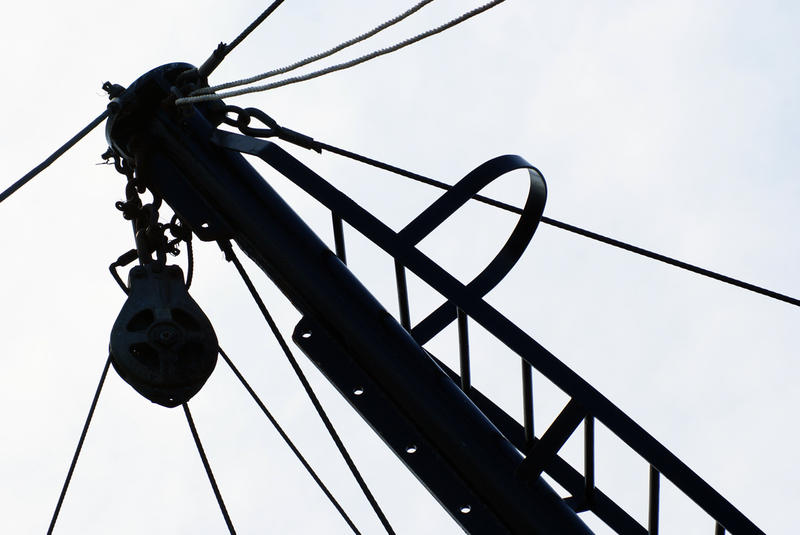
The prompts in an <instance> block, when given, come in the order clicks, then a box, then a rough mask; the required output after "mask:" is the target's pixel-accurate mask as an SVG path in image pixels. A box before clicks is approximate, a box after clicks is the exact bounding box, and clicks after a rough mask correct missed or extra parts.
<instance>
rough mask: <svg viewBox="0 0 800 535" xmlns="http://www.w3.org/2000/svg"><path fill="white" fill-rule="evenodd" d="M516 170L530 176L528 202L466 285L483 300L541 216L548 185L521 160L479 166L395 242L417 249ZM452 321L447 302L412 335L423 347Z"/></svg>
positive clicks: (495, 160)
mask: <svg viewBox="0 0 800 535" xmlns="http://www.w3.org/2000/svg"><path fill="white" fill-rule="evenodd" d="M518 169H527V170H528V175H529V187H528V198H527V199H526V201H525V206H524V207H523V210H522V215H520V218H519V220H518V221H517V224H516V226H515V227H514V230H513V231H512V232H511V235H510V236H509V237H508V240H506V243H505V244H504V245H503V247H502V248H501V249H500V251H499V252H498V253H497V255H496V256H495V257H494V258H493V259H492V261H491V262H489V264H487V266H486V267H485V268H484V269H483V270H482V271H481V272H480V273H479V274H478V275H476V276H475V278H473V279H472V281H471V282H470V283H469V284H467V285H466V286H467V289H468V290H469V291H470V292H472V293H473V294H474V296H475V297H483V296H484V295H486V294H487V293H488V292H489V291H490V290H491V289H492V288H494V287H495V286H497V284H498V283H499V282H500V281H501V280H503V278H505V276H506V275H508V273H509V272H510V271H511V269H512V268H513V267H514V266H515V265H516V263H517V262H518V261H519V259H520V258H521V257H522V254H523V253H524V252H525V249H526V248H527V247H528V244H529V243H530V241H531V239H532V238H533V234H534V233H535V232H536V228H537V227H538V226H539V220H540V219H541V217H542V213H543V212H544V205H545V202H546V201H547V184H546V183H545V180H544V177H543V176H542V174H541V172H539V170H538V169H536V168H535V167H534V166H532V165H531V164H530V163H528V162H527V161H526V160H525V159H524V158H522V157H520V156H513V155H505V156H498V157H497V158H493V159H492V160H489V161H488V162H486V163H484V164H482V165H480V166H478V167H477V168H476V169H475V170H473V171H472V172H470V173H469V174H468V175H467V176H465V177H464V178H462V179H461V180H459V181H458V183H456V185H455V186H453V188H452V189H450V190H448V191H447V192H445V193H444V194H443V195H442V196H441V197H439V198H438V199H437V200H436V201H435V202H434V203H433V204H431V205H430V206H429V207H428V208H427V209H426V210H425V211H424V212H422V213H421V214H420V215H419V216H417V217H416V218H415V219H414V220H413V221H412V222H411V223H409V224H408V225H407V226H406V227H405V228H404V229H403V230H401V231H400V233H399V234H398V238H400V240H402V241H404V242H405V243H406V244H408V245H409V246H412V247H413V246H415V245H417V244H418V243H419V242H420V241H422V240H423V239H424V238H425V237H426V236H428V235H429V234H430V233H431V232H433V231H434V230H435V229H436V228H437V227H438V226H439V225H441V224H442V223H443V222H444V221H446V220H447V219H448V218H449V217H450V216H451V215H453V214H454V213H455V212H456V210H458V209H459V208H461V207H462V206H463V205H464V204H466V202H467V201H468V200H470V199H471V198H472V197H473V196H474V195H476V194H477V193H478V192H480V191H481V190H482V189H483V188H485V187H486V186H487V185H489V184H491V183H492V182H494V181H495V180H497V179H498V178H500V177H501V176H504V175H505V174H507V173H510V172H511V171H515V170H518ZM455 319H456V307H455V305H454V304H452V303H451V302H450V301H447V302H445V303H443V304H442V305H441V306H440V307H439V308H437V309H436V310H434V311H433V312H431V313H430V314H429V315H428V316H427V317H426V318H425V319H424V320H422V321H421V322H420V323H419V324H417V326H416V327H414V329H412V331H411V334H412V335H413V336H414V338H415V339H416V340H417V342H418V343H419V344H424V343H425V342H427V341H428V340H430V339H431V338H433V337H434V336H436V335H437V334H438V333H439V332H441V331H442V329H444V328H445V327H447V326H448V325H449V324H450V323H451V322H452V321H453V320H455Z"/></svg>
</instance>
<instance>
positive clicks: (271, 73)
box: [191, 0, 433, 96]
mask: <svg viewBox="0 0 800 535" xmlns="http://www.w3.org/2000/svg"><path fill="white" fill-rule="evenodd" d="M431 2H433V0H422V1H421V2H419V3H417V4H416V5H414V6H412V7H411V8H409V9H407V10H406V11H404V12H403V13H401V14H399V15H397V16H396V17H394V18H392V19H389V20H387V21H386V22H384V23H382V24H380V25H379V26H376V27H375V28H373V29H371V30H370V31H368V32H365V33H362V34H361V35H359V36H358V37H354V38H352V39H350V40H348V41H344V42H343V43H340V44H338V45H336V46H335V47H333V48H330V49H328V50H326V51H324V52H320V53H318V54H314V55H313V56H309V57H307V58H305V59H301V60H300V61H296V62H294V63H292V64H290V65H287V66H285V67H281V68H279V69H273V70H271V71H267V72H265V73H262V74H258V75H256V76H251V77H250V78H244V79H242V80H236V81H233V82H227V83H224V84H219V85H215V86H212V87H204V88H201V89H198V90H196V91H193V92H192V93H191V96H194V95H206V94H209V93H214V92H216V91H220V90H222V89H229V88H231V87H238V86H240V85H247V84H252V83H255V82H259V81H261V80H264V79H266V78H271V77H273V76H277V75H279V74H285V73H287V72H290V71H293V70H295V69H298V68H300V67H304V66H305V65H308V64H309V63H314V62H315V61H319V60H321V59H325V58H327V57H329V56H332V55H333V54H335V53H337V52H339V51H341V50H344V49H345V48H347V47H350V46H352V45H355V44H357V43H360V42H361V41H364V40H366V39H369V38H370V37H372V36H373V35H376V34H378V33H380V32H382V31H383V30H385V29H386V28H389V27H391V26H394V25H395V24H397V23H398V22H401V21H402V20H404V19H406V18H408V17H409V16H411V15H413V14H414V13H416V12H417V11H419V10H420V9H422V8H423V7H425V6H426V5H428V4H430V3H431Z"/></svg>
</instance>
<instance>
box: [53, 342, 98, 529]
mask: <svg viewBox="0 0 800 535" xmlns="http://www.w3.org/2000/svg"><path fill="white" fill-rule="evenodd" d="M110 365H111V355H109V356H108V358H107V359H106V365H105V366H104V367H103V373H102V374H100V382H99V383H98V384H97V390H95V392H94V398H93V399H92V405H91V407H90V408H89V414H88V415H87V416H86V422H85V423H84V424H83V431H81V438H80V439H78V447H77V448H75V454H74V455H73V456H72V463H70V465H69V470H68V471H67V477H66V479H65V480H64V485H63V486H62V487H61V494H60V495H59V496H58V502H57V503H56V509H55V511H53V517H52V518H51V519H50V527H49V528H47V535H51V534H52V533H53V528H54V527H55V526H56V520H58V513H59V512H60V511H61V505H62V504H63V503H64V498H65V497H66V495H67V488H68V487H69V482H70V480H72V474H73V473H74V472H75V466H76V465H77V464H78V457H79V456H80V454H81V449H83V442H84V440H86V434H87V433H88V432H89V424H90V423H92V416H94V410H95V408H96V407H97V400H98V399H100V391H101V390H103V383H105V382H106V375H108V367H109V366H110Z"/></svg>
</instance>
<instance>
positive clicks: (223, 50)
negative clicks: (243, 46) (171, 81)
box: [198, 0, 284, 77]
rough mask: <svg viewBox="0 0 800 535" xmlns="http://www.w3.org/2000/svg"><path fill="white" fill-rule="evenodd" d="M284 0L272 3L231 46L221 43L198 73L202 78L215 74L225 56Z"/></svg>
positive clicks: (276, 0)
mask: <svg viewBox="0 0 800 535" xmlns="http://www.w3.org/2000/svg"><path fill="white" fill-rule="evenodd" d="M283 1H284V0H275V1H274V2H272V3H271V4H270V5H269V6H268V7H267V9H265V10H264V12H263V13H261V15H259V16H258V17H257V18H256V19H255V20H254V21H253V22H251V23H250V25H249V26H248V27H247V28H245V29H244V30H242V33H240V34H239V35H237V36H236V38H235V39H234V40H233V41H231V43H230V44H229V45H226V44H225V43H220V44H219V46H218V47H217V48H216V49H215V50H214V52H212V53H211V56H210V57H209V58H208V59H207V60H206V61H205V63H203V65H201V66H200V68H199V69H198V72H199V73H200V75H201V76H202V77H207V76H208V75H209V74H211V73H212V72H214V69H216V68H217V67H219V64H220V63H222V60H224V59H225V56H227V55H228V54H230V53H231V51H232V50H233V49H234V48H236V47H237V46H239V43H241V42H242V41H244V40H245V38H246V37H247V36H248V35H250V34H251V33H252V32H253V30H255V29H256V28H257V27H258V26H259V25H260V24H261V23H262V22H264V21H265V20H266V19H267V17H269V16H270V15H272V12H273V11H275V10H276V9H278V6H280V5H281V4H282V3H283Z"/></svg>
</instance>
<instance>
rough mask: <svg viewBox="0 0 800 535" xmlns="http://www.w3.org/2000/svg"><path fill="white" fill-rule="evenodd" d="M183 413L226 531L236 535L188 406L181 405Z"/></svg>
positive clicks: (185, 404)
mask: <svg viewBox="0 0 800 535" xmlns="http://www.w3.org/2000/svg"><path fill="white" fill-rule="evenodd" d="M183 412H184V414H186V421H187V422H189V429H190V430H191V431H192V438H194V443H195V445H196V446H197V452H198V453H199V454H200V459H201V460H202V461H203V468H205V469H206V474H207V475H208V480H209V481H210V482H211V488H212V489H214V496H216V498H217V503H218V504H219V509H220V511H222V516H223V517H224V518H225V524H226V525H227V526H228V531H230V533H231V535H236V530H235V529H233V523H232V522H231V517H230V516H228V509H227V508H226V507H225V502H224V501H223V500H222V494H221V493H220V491H219V487H218V486H217V480H216V479H214V473H213V472H212V471H211V465H210V464H208V457H206V452H205V450H203V444H202V443H201V442H200V435H198V434H197V428H196V427H195V426H194V420H193V419H192V413H191V412H189V405H188V404H187V403H184V404H183Z"/></svg>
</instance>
